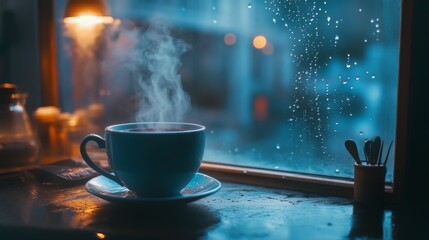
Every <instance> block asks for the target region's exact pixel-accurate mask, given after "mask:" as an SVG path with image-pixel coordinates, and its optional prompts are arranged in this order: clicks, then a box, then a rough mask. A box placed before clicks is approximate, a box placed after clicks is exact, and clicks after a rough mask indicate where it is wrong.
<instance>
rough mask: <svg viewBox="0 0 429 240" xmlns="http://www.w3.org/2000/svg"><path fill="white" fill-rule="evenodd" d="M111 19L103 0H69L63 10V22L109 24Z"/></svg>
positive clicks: (111, 21)
mask: <svg viewBox="0 0 429 240" xmlns="http://www.w3.org/2000/svg"><path fill="white" fill-rule="evenodd" d="M113 21H114V19H113V18H112V17H111V16H109V13H108V8H107V6H106V4H105V1H103V0H69V1H68V2H67V5H66V9H65V12H64V23H77V24H110V23H113Z"/></svg>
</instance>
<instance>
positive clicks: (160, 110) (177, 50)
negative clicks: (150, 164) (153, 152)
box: [129, 21, 190, 122]
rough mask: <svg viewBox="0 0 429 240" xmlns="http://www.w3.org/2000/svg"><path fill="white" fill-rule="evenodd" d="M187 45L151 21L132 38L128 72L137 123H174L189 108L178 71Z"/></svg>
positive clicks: (188, 101)
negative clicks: (130, 73)
mask: <svg viewBox="0 0 429 240" xmlns="http://www.w3.org/2000/svg"><path fill="white" fill-rule="evenodd" d="M189 49H190V45H189V44H187V43H185V42H184V41H182V40H180V39H175V38H173V37H172V36H171V34H170V30H169V29H168V27H167V26H166V25H165V24H163V23H161V22H159V21H154V22H152V23H151V25H150V26H149V27H148V29H147V30H146V31H145V32H143V33H139V34H136V35H135V47H134V49H133V52H132V53H131V58H130V65H129V66H130V69H131V72H132V75H133V76H132V77H133V84H134V89H135V91H136V95H137V102H138V104H139V108H138V111H137V114H136V121H146V122H167V121H168V122H177V121H181V120H182V119H183V117H184V115H185V113H186V112H187V111H188V110H189V109H190V98H189V96H188V94H187V93H186V92H184V90H183V88H182V84H181V76H180V75H179V74H178V69H179V67H180V66H181V62H180V57H181V55H182V54H183V53H185V52H186V51H188V50H189Z"/></svg>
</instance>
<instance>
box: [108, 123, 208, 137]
mask: <svg viewBox="0 0 429 240" xmlns="http://www.w3.org/2000/svg"><path fill="white" fill-rule="evenodd" d="M152 124H153V125H157V124H158V125H159V124H161V125H182V126H188V127H189V126H191V127H193V128H194V129H182V130H169V131H154V132H132V131H128V130H129V128H127V129H126V130H124V129H115V128H122V127H126V126H139V125H144V126H147V125H152ZM205 129H206V127H205V126H203V125H200V124H196V123H188V122H129V123H120V124H115V125H110V126H107V127H106V129H105V131H106V132H112V133H126V134H174V133H176V134H177V133H191V132H200V131H204V130H205Z"/></svg>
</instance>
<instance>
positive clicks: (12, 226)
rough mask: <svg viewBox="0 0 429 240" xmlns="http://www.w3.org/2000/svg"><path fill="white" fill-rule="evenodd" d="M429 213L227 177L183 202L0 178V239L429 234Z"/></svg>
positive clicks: (23, 177) (22, 177)
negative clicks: (135, 200)
mask: <svg viewBox="0 0 429 240" xmlns="http://www.w3.org/2000/svg"><path fill="white" fill-rule="evenodd" d="M427 214H428V211H427V208H426V207H424V206H409V207H404V206H401V207H398V206H389V207H386V206H385V207H384V208H377V209H368V208H363V207H360V206H356V205H354V204H353V201H352V200H350V199H344V198H336V197H324V196H317V195H312V194H306V193H301V192H296V191H288V190H280V189H271V188H264V187H256V186H251V185H244V184H237V183H228V182H222V188H221V190H219V192H217V193H215V194H214V195H211V196H209V197H206V198H203V199H200V200H198V201H195V202H192V203H189V204H187V205H169V206H162V205H161V206H154V205H151V206H144V205H138V204H137V205H136V204H133V205H130V204H112V203H109V202H106V201H104V200H102V199H100V198H98V197H95V196H93V195H91V194H90V193H88V192H87V191H86V189H85V187H84V185H83V184H77V185H76V184H75V185H71V186H70V185H65V184H62V183H61V184H60V183H54V182H49V181H45V180H42V179H40V178H38V177H37V176H36V175H34V174H33V173H32V172H24V173H19V174H13V175H6V176H5V175H3V176H0V239H24V238H30V239H147V238H149V239H354V238H356V239H367V238H370V239H404V238H406V239H427V237H428V235H429V232H427V230H426V224H427V222H428V221H427V216H428V215H427Z"/></svg>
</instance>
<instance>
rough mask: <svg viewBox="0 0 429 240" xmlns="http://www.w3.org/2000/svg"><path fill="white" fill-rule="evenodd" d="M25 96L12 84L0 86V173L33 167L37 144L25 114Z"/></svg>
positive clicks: (36, 157)
mask: <svg viewBox="0 0 429 240" xmlns="http://www.w3.org/2000/svg"><path fill="white" fill-rule="evenodd" d="M27 96H28V95H27V94H26V93H17V87H16V85H14V84H10V83H2V84H0V172H5V171H7V169H20V168H22V167H29V166H32V165H34V164H35V163H36V162H37V159H38V144H37V141H36V138H35V136H34V134H33V130H32V128H31V124H30V120H29V117H28V114H27V112H26V110H25V103H26V99H27Z"/></svg>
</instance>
